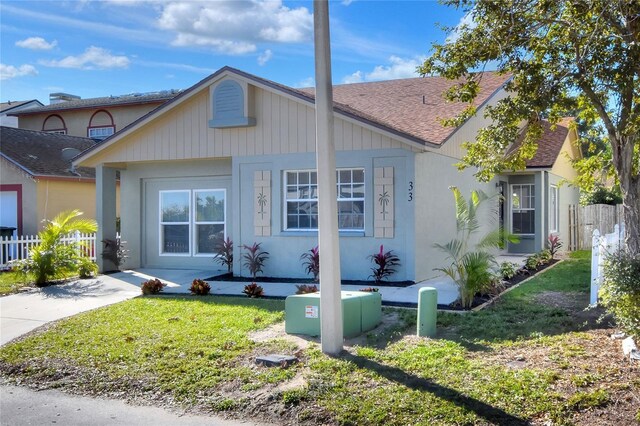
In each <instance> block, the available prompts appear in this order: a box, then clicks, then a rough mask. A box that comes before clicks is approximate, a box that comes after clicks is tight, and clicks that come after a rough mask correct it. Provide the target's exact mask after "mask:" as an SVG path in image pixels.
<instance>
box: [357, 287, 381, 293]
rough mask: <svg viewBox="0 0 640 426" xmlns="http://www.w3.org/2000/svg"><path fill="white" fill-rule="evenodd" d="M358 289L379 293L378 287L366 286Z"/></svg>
mask: <svg viewBox="0 0 640 426" xmlns="http://www.w3.org/2000/svg"><path fill="white" fill-rule="evenodd" d="M358 291H364V292H367V293H377V292H378V288H377V287H365V288H361V289H360V290H358Z"/></svg>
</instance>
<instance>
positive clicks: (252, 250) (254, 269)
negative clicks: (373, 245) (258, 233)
mask: <svg viewBox="0 0 640 426" xmlns="http://www.w3.org/2000/svg"><path fill="white" fill-rule="evenodd" d="M260 244H261V243H253V245H252V246H248V245H243V246H242V247H244V249H245V250H247V253H245V254H243V255H242V257H243V258H244V263H243V265H244V266H246V267H247V269H248V270H249V273H250V274H251V277H253V279H254V281H255V279H256V277H257V275H258V273H259V272H262V268H263V267H264V262H265V261H266V260H267V259H268V258H269V253H268V252H266V251H262V250H260Z"/></svg>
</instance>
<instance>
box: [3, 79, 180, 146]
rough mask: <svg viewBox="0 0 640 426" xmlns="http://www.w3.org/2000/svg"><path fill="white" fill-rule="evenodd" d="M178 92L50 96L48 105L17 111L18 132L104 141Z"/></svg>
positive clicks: (15, 114)
mask: <svg viewBox="0 0 640 426" xmlns="http://www.w3.org/2000/svg"><path fill="white" fill-rule="evenodd" d="M178 93H180V91H177V90H167V91H162V92H155V93H144V94H130V95H123V96H106V97H102V98H91V99H80V97H78V96H74V95H69V94H66V93H52V94H51V95H50V97H49V99H50V105H45V106H40V107H39V108H34V109H30V110H28V111H17V112H15V113H14V114H12V115H13V116H15V117H16V118H17V119H18V123H19V125H18V126H17V127H20V128H21V129H28V130H38V131H43V132H48V133H59V134H63V135H70V136H80V137H87V138H91V139H94V140H102V139H105V138H107V137H109V136H111V135H112V134H114V133H115V132H117V131H118V130H120V129H122V128H124V127H125V126H127V125H128V124H130V123H131V122H133V121H135V120H136V119H138V118H139V117H142V116H143V115H145V114H147V113H148V112H149V111H152V110H154V109H155V108H157V107H159V106H160V105H162V104H163V103H165V102H166V101H168V100H169V99H172V98H173V97H175V96H176V95H177V94H178Z"/></svg>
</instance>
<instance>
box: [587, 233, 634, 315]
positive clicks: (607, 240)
mask: <svg viewBox="0 0 640 426" xmlns="http://www.w3.org/2000/svg"><path fill="white" fill-rule="evenodd" d="M624 239H625V231H624V223H623V224H622V225H620V226H618V225H617V224H616V225H615V226H614V228H613V233H611V234H604V235H600V231H598V230H597V229H596V230H594V231H593V236H592V238H591V297H590V299H589V303H590V304H592V305H595V304H596V303H598V290H600V284H602V276H603V273H604V259H605V257H606V256H607V255H609V254H612V253H615V252H616V251H618V249H620V248H621V247H624Z"/></svg>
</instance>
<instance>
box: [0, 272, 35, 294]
mask: <svg viewBox="0 0 640 426" xmlns="http://www.w3.org/2000/svg"><path fill="white" fill-rule="evenodd" d="M33 285H34V284H33V280H31V279H30V278H29V277H27V276H25V275H23V274H20V273H18V272H0V296H6V295H7V294H13V293H18V292H19V291H20V290H22V289H24V288H27V287H32V286H33Z"/></svg>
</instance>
